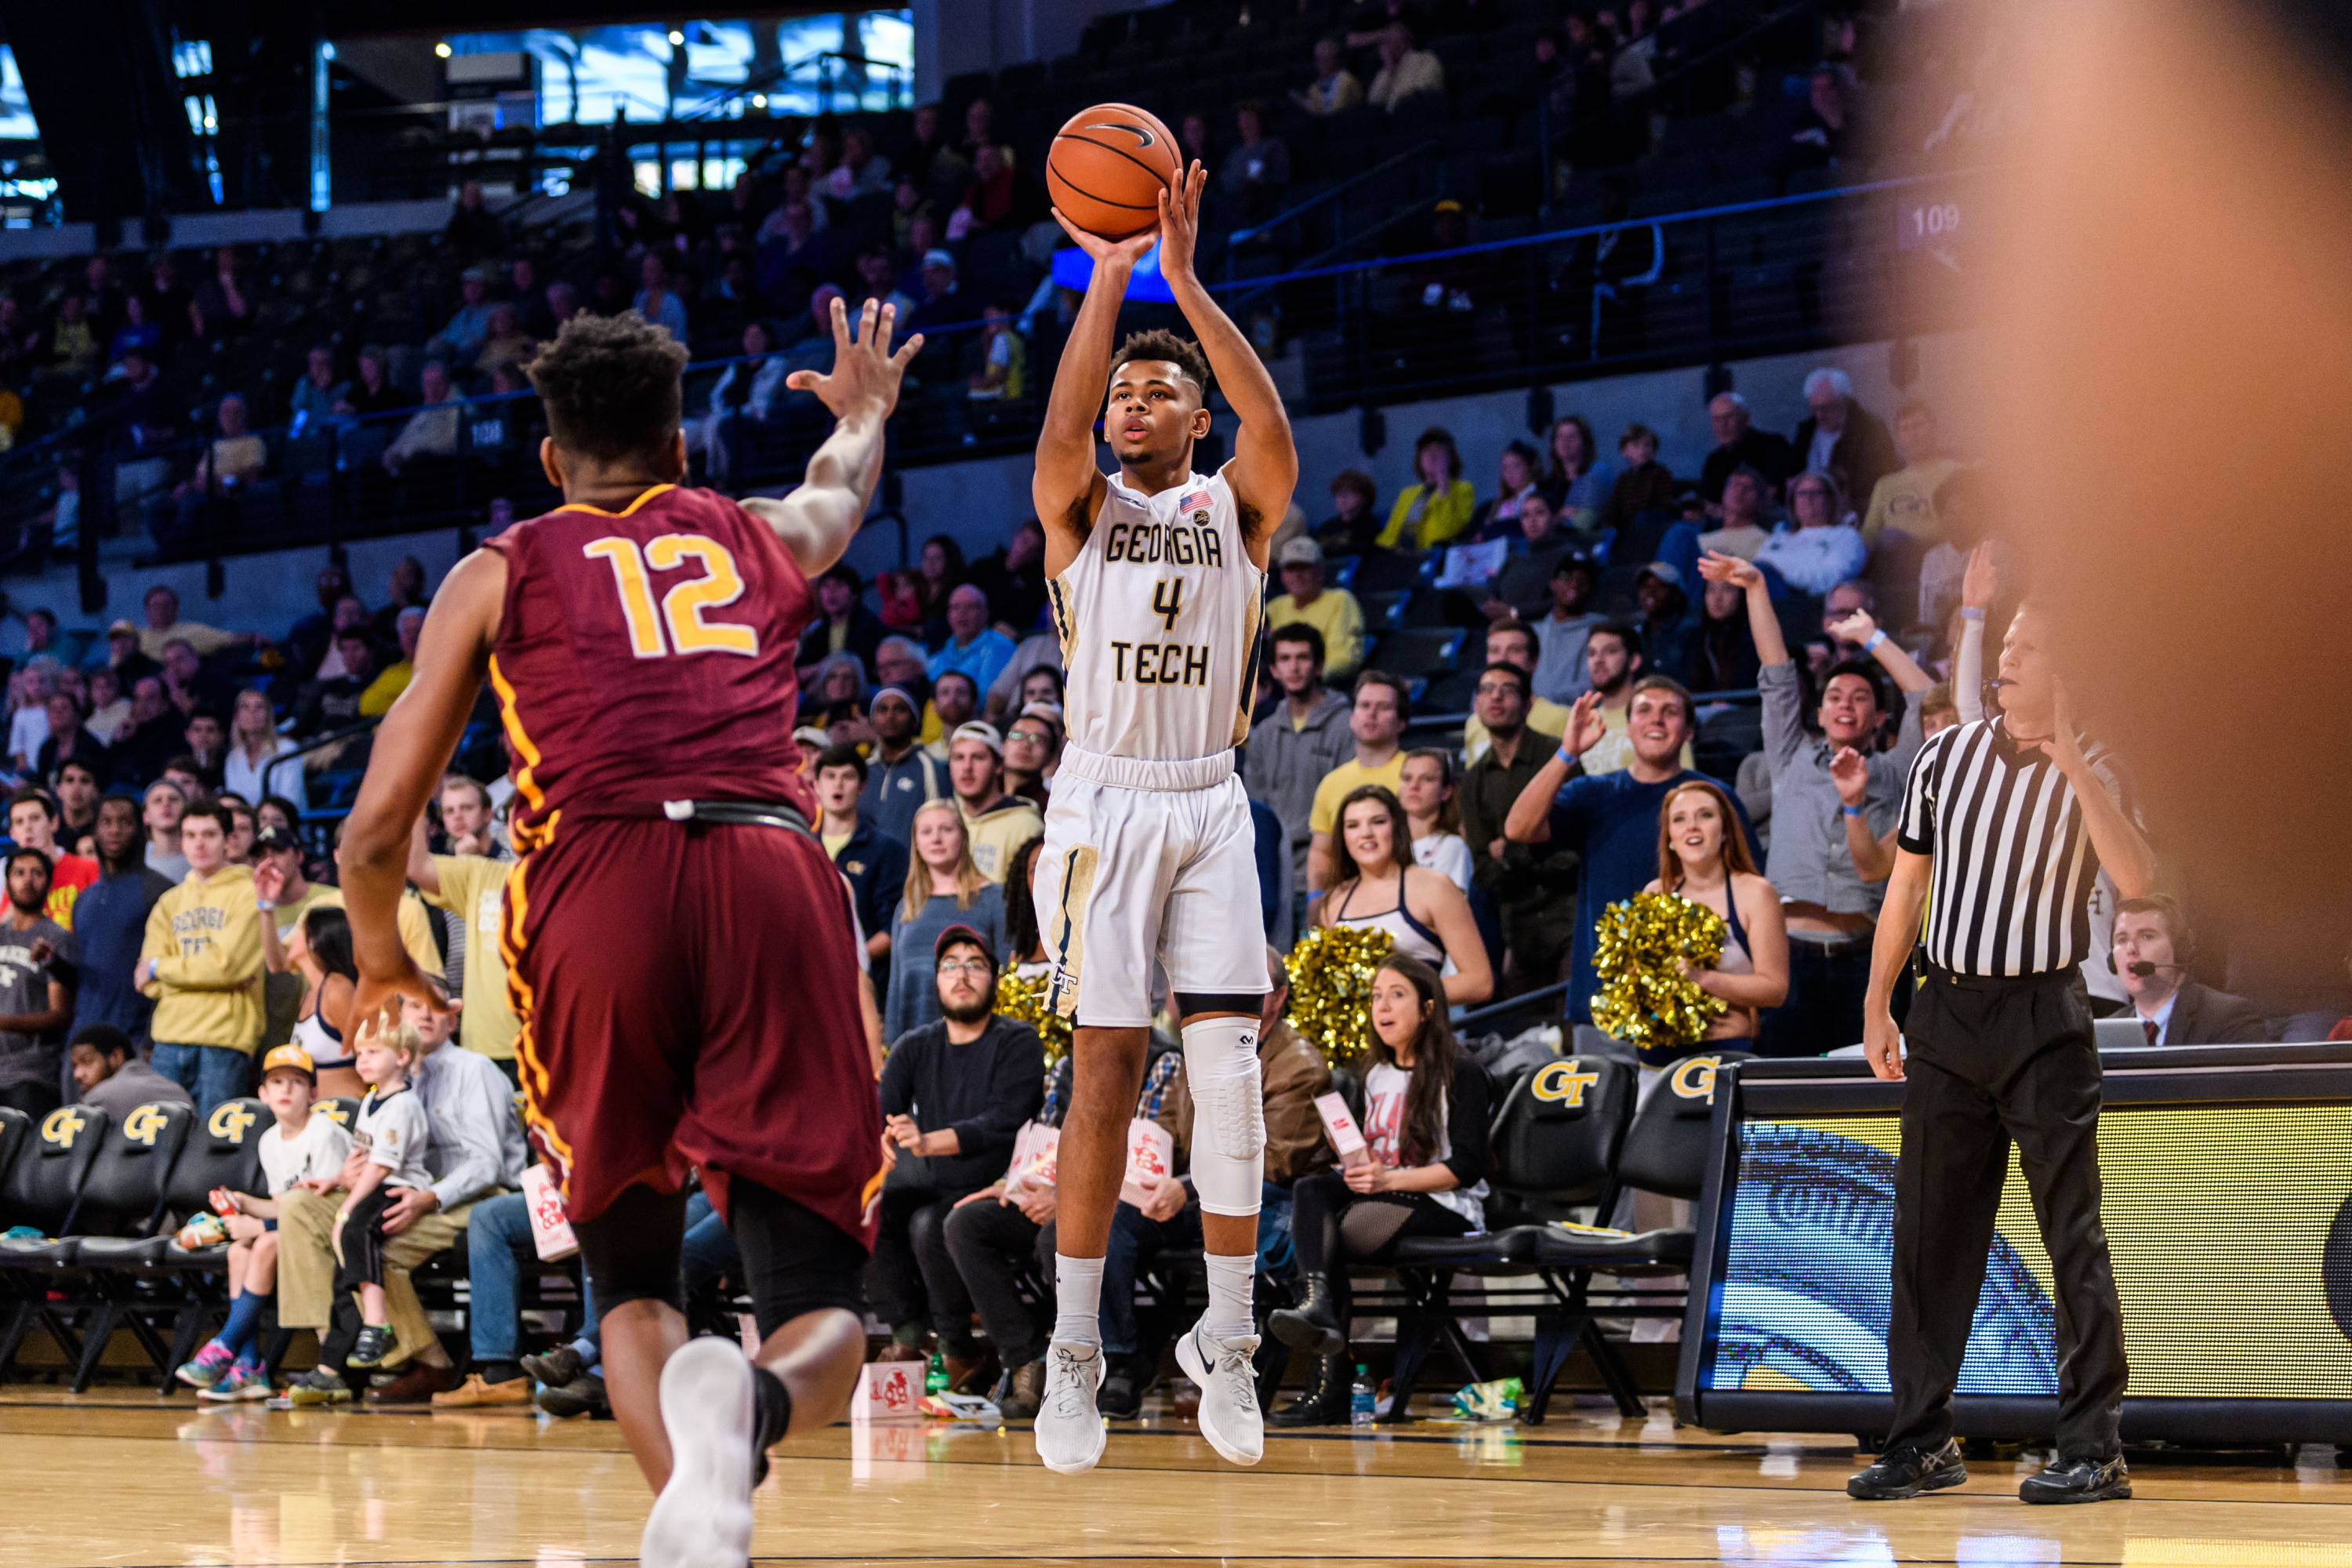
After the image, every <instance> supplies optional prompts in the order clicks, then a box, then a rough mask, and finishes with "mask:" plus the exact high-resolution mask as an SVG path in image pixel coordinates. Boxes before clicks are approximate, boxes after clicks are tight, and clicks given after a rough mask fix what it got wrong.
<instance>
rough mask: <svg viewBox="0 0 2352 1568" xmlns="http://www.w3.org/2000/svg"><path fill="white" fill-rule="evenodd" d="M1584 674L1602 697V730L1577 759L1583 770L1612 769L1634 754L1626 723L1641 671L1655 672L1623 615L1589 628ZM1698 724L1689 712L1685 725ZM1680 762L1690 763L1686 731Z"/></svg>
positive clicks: (1593, 773) (1591, 772)
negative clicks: (1621, 618)
mask: <svg viewBox="0 0 2352 1568" xmlns="http://www.w3.org/2000/svg"><path fill="white" fill-rule="evenodd" d="M1584 669H1585V679H1587V680H1589V681H1590V682H1591V687H1592V691H1593V693H1594V694H1595V695H1597V696H1598V697H1599V698H1600V699H1601V707H1600V710H1599V711H1600V716H1601V728H1602V731H1603V734H1602V737H1601V740H1600V741H1599V742H1595V743H1594V744H1593V745H1592V746H1591V747H1590V748H1588V749H1587V750H1586V751H1585V752H1583V753H1582V755H1581V757H1580V767H1581V769H1582V771H1583V772H1584V773H1585V774H1586V775H1587V776H1597V775H1599V774H1601V773H1615V772H1616V771H1617V770H1619V769H1620V768H1623V767H1628V766H1631V765H1632V763H1633V756H1634V744H1633V731H1632V729H1631V728H1630V720H1631V718H1632V710H1633V694H1634V693H1635V692H1636V691H1638V690H1639V689H1641V687H1642V685H1643V680H1642V679H1641V678H1642V677H1643V676H1644V675H1647V674H1652V673H1654V671H1652V670H1651V669H1650V668H1649V658H1648V653H1647V650H1646V649H1645V648H1644V647H1643V643H1642V634H1641V632H1640V630H1639V629H1638V628H1636V627H1634V626H1629V625H1627V624H1626V623H1625V622H1623V621H1609V622H1605V623H1603V624H1602V625H1601V626H1595V627H1593V628H1592V632H1591V636H1590V637H1587V638H1586V639H1585V644H1584ZM1696 728H1697V721H1696V718H1694V719H1693V720H1692V721H1691V725H1690V729H1691V730H1693V731H1695V730H1696ZM1682 764H1683V766H1684V767H1685V768H1687V767H1689V766H1690V765H1691V748H1690V739H1689V734H1688V733H1685V736H1684V740H1683V749H1682Z"/></svg>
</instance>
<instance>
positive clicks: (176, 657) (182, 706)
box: [163, 637, 229, 724]
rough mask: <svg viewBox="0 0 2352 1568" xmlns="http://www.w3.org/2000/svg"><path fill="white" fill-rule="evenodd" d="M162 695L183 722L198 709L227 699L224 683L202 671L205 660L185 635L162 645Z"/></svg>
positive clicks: (212, 705)
mask: <svg viewBox="0 0 2352 1568" xmlns="http://www.w3.org/2000/svg"><path fill="white" fill-rule="evenodd" d="M163 695H164V697H165V698H166V699H168V700H170V702H171V705H172V707H173V710H175V713H174V717H175V718H176V720H177V721H179V722H181V723H183V724H184V723H185V722H186V721H187V720H188V719H189V718H191V717H192V716H194V714H195V713H196V711H197V710H200V709H206V708H214V707H216V706H218V705H220V704H222V703H225V702H226V701H227V700H228V698H229V692H228V691H227V689H226V686H225V683H224V682H222V681H221V680H219V679H217V678H215V677H213V676H209V675H206V674H205V667H204V661H203V660H201V659H199V658H197V657H196V650H195V649H194V648H193V647H189V646H188V643H187V640H186V639H185V638H184V637H173V639H172V640H171V641H170V642H168V643H165V644H164V645H163Z"/></svg>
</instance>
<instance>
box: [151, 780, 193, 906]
mask: <svg viewBox="0 0 2352 1568" xmlns="http://www.w3.org/2000/svg"><path fill="white" fill-rule="evenodd" d="M187 813H188V797H187V795H186V793H185V792H184V791H183V790H182V789H181V788H180V786H179V785H178V784H172V783H170V782H168V781H167V780H163V779H157V780H156V781H155V782H154V783H153V784H149V785H148V786H147V795H146V804H145V805H144V807H143V809H142V814H141V821H142V823H143V824H144V825H145V826H146V829H147V866H148V868H149V869H150V870H152V871H158V872H161V873H162V874H163V876H164V877H166V878H167V879H170V881H171V882H172V885H173V886H174V887H177V886H178V885H179V884H180V882H181V881H182V880H184V879H185V878H186V877H187V874H188V858H187V857H186V856H185V855H184V854H182V853H181V852H180V824H181V821H182V819H183V818H184V817H185V816H187Z"/></svg>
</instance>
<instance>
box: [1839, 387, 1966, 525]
mask: <svg viewBox="0 0 2352 1568" xmlns="http://www.w3.org/2000/svg"><path fill="white" fill-rule="evenodd" d="M1895 450H1896V452H1897V453H1898V454H1900V456H1901V457H1902V458H1903V466H1902V467H1901V468H1897V469H1895V471H1894V472H1893V473H1891V474H1888V475H1886V476H1885V477H1884V478H1882V479H1880V480H1879V481H1878V483H1877V484H1875V485H1874V486H1872V487H1871V491H1870V505H1869V508H1868V510H1866V511H1864V514H1863V520H1862V537H1863V540H1864V542H1865V543H1868V544H1870V545H1872V546H1875V545H1876V544H1877V543H1878V539H1879V535H1880V534H1882V533H1884V532H1885V531H1886V530H1888V529H1890V528H1891V529H1894V530H1895V531H1897V532H1899V533H1906V534H1908V535H1910V537H1911V538H1913V539H1915V540H1916V541H1918V542H1919V544H1920V546H1921V548H1923V549H1925V548H1927V547H1929V546H1932V545H1937V544H1941V543H1942V542H1944V524H1943V520H1942V517H1941V515H1940V514H1939V513H1938V512H1937V510H1936V491H1937V489H1938V488H1939V487H1940V486H1941V485H1942V484H1943V482H1944V481H1945V480H1946V479H1950V478H1951V477H1952V476H1953V475H1954V474H1956V473H1958V472H1959V471H1960V464H1959V460H1958V458H1948V457H1946V456H1945V455H1944V452H1943V448H1942V446H1941V444H1940V443H1939V442H1938V441H1937V435H1936V414H1935V411H1934V410H1933V409H1931V408H1929V407H1928V406H1927V405H1926V404H1924V403H1920V402H1917V401H1916V400H1915V401H1913V402H1910V403H1906V404H1905V405H1903V406H1902V407H1900V408H1898V409H1896V410H1895Z"/></svg>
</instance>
